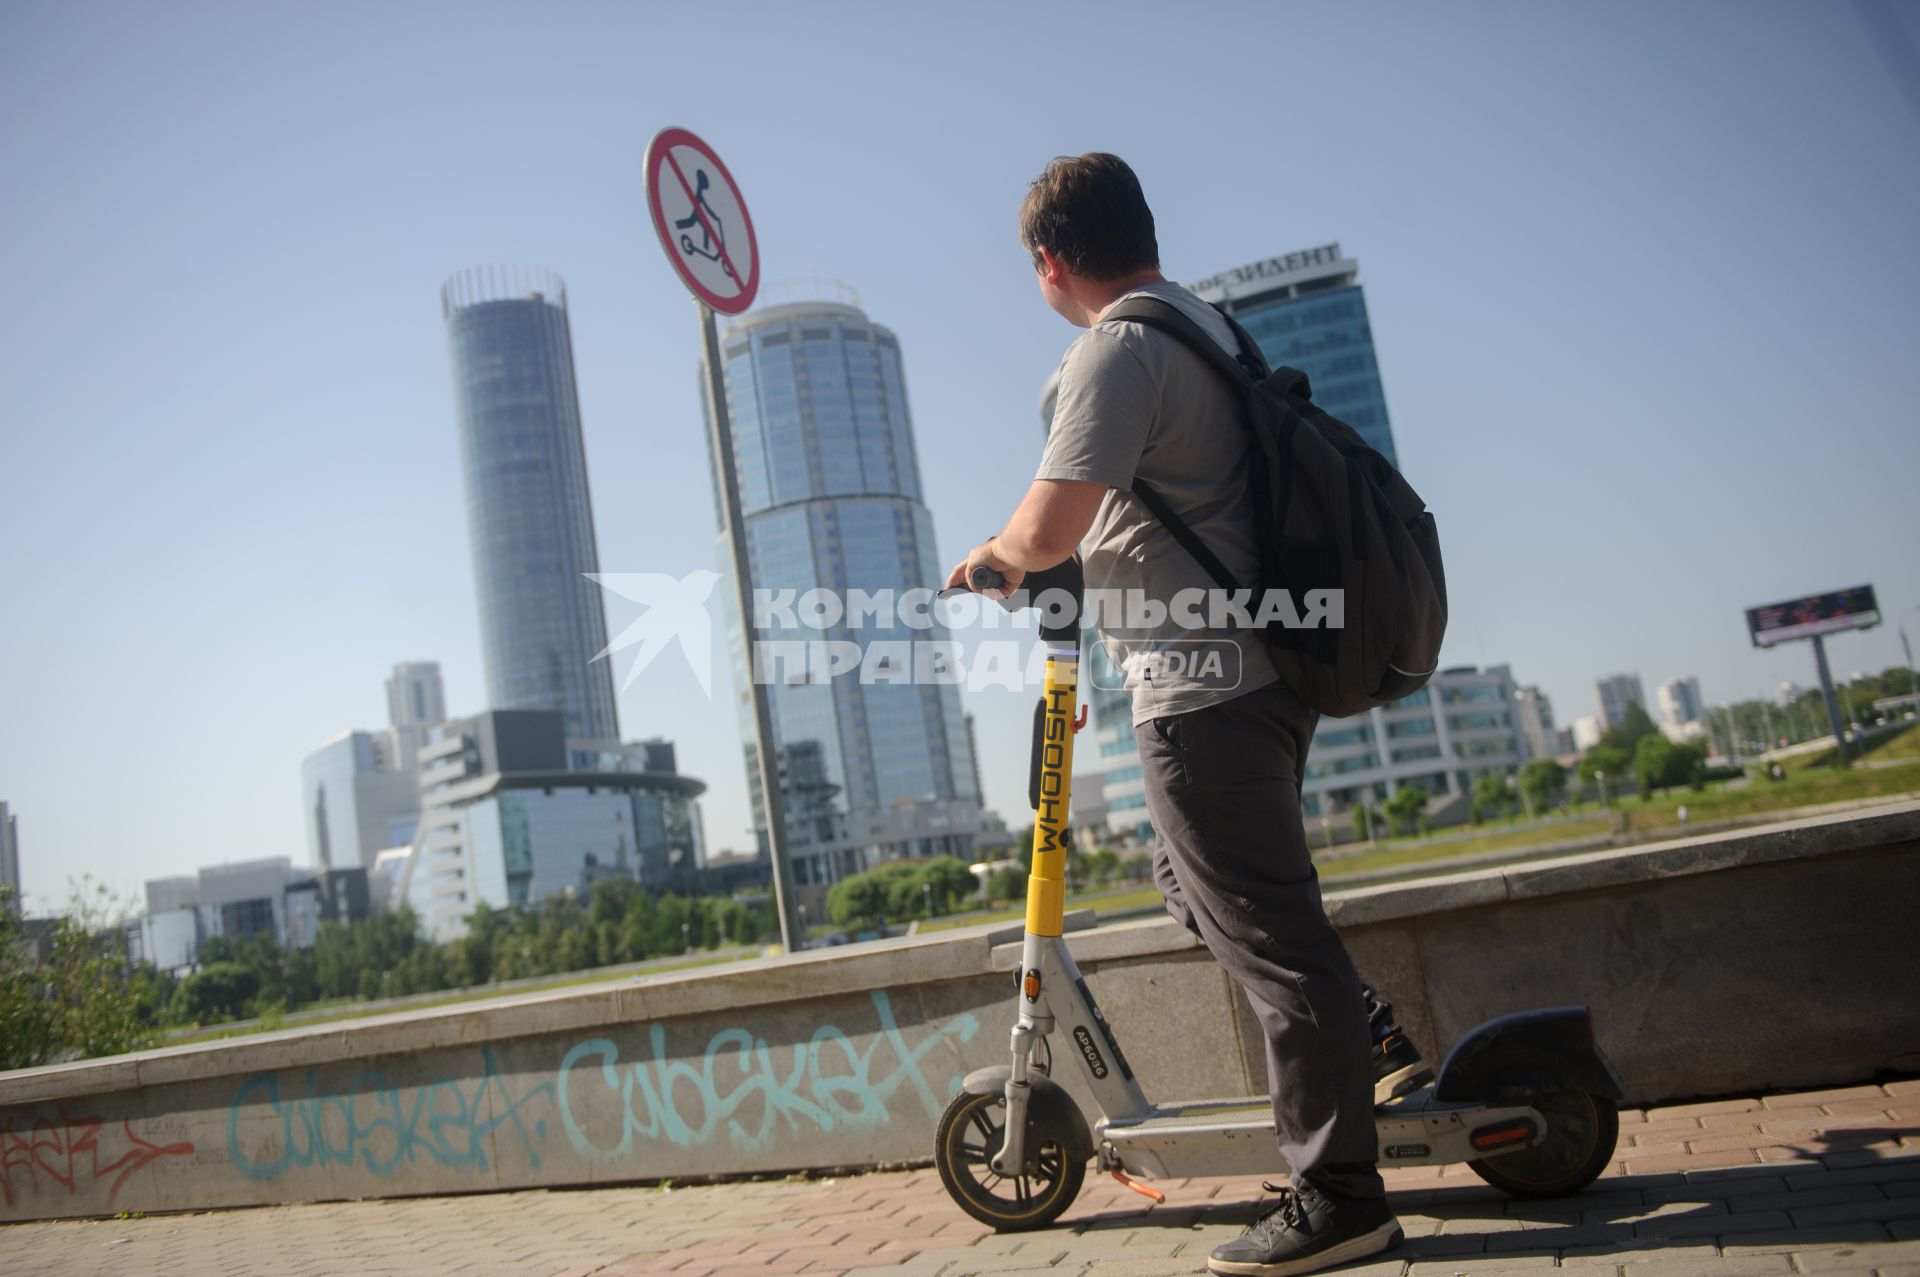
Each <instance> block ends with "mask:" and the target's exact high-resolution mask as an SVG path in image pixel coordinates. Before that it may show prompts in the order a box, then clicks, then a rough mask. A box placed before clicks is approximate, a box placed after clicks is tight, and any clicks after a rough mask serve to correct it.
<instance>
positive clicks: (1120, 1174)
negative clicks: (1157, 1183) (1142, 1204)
mask: <svg viewBox="0 0 1920 1277" xmlns="http://www.w3.org/2000/svg"><path fill="white" fill-rule="evenodd" d="M1112 1174H1113V1177H1114V1178H1115V1179H1117V1180H1119V1181H1120V1182H1121V1183H1122V1184H1125V1185H1126V1186H1127V1187H1128V1188H1131V1189H1132V1190H1133V1191H1134V1192H1136V1193H1138V1194H1140V1196H1142V1197H1148V1198H1152V1199H1153V1200H1154V1201H1156V1202H1164V1201H1166V1200H1167V1195H1166V1194H1165V1193H1163V1192H1161V1191H1160V1190H1159V1189H1157V1188H1155V1187H1154V1186H1153V1185H1151V1184H1142V1183H1141V1182H1140V1181H1139V1180H1137V1179H1134V1178H1132V1177H1131V1176H1129V1175H1128V1174H1127V1173H1126V1172H1125V1171H1123V1170H1121V1169H1120V1168H1119V1167H1118V1166H1116V1167H1114V1168H1113V1171H1112Z"/></svg>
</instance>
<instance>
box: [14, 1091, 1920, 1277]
mask: <svg viewBox="0 0 1920 1277" xmlns="http://www.w3.org/2000/svg"><path fill="white" fill-rule="evenodd" d="M1618 1157H1619V1159H1620V1160H1619V1161H1618V1162H1616V1164H1615V1165H1614V1166H1613V1168H1612V1170H1611V1171H1610V1172H1609V1173H1608V1174H1607V1175H1606V1176H1605V1177H1603V1178H1602V1179H1600V1180H1599V1181H1598V1182H1596V1183H1595V1184H1594V1185H1593V1186H1592V1187H1591V1188H1589V1189H1587V1191H1586V1192H1584V1193H1581V1194H1578V1195H1577V1196H1574V1197H1571V1198H1566V1199H1563V1200H1559V1201H1551V1202H1534V1203H1528V1202H1518V1201H1512V1200H1509V1199H1508V1198H1506V1197H1504V1196H1503V1195H1501V1194H1499V1193H1497V1192H1495V1191H1494V1190H1492V1189H1490V1188H1487V1187H1485V1186H1484V1185H1482V1184H1481V1183H1480V1181H1479V1180H1477V1179H1475V1178H1474V1177H1473V1174H1472V1172H1470V1171H1468V1170H1467V1169H1466V1168H1465V1167H1443V1168H1409V1169H1402V1170H1395V1171H1392V1172H1390V1173H1389V1174H1388V1188H1389V1190H1390V1191H1391V1193H1392V1198H1391V1200H1392V1203H1393V1206H1394V1208H1395V1210H1396V1211H1397V1212H1398V1214H1399V1216H1400V1221H1401V1224H1402V1226H1403V1227H1404V1228H1405V1230H1406V1234H1407V1242H1406V1244H1405V1245H1404V1246H1403V1247H1401V1248H1400V1249H1399V1250H1397V1251H1395V1252H1394V1253H1393V1254H1392V1255H1391V1257H1389V1258H1386V1259H1384V1260H1376V1261H1372V1262H1369V1263H1366V1264H1362V1265H1358V1266H1354V1267H1349V1268H1346V1269H1342V1270H1339V1271H1341V1272H1343V1273H1347V1274H1353V1275H1355V1277H1357V1275H1359V1274H1366V1275H1368V1277H1450V1275H1452V1274H1460V1275H1462V1277H1477V1275H1478V1274H1481V1273H1490V1274H1506V1273H1533V1272H1543V1271H1547V1270H1551V1269H1555V1268H1568V1269H1578V1270H1579V1271H1580V1272H1581V1273H1582V1274H1586V1275H1590V1277H1603V1275H1604V1274H1609V1273H1611V1274H1614V1275H1615V1277H1621V1275H1624V1277H1690V1275H1692V1274H1723V1275H1726V1277H1732V1275H1734V1274H1749V1273H1751V1274H1772V1273H1863V1274H1864V1273H1878V1274H1882V1275H1883V1277H1890V1275H1891V1274H1896V1273H1898V1274H1913V1275H1915V1277H1920V1080H1911V1081H1898V1082H1893V1083H1890V1084H1888V1085H1885V1086H1859V1087H1852V1088H1848V1089H1845V1090H1836V1091H1819V1092H1798V1093H1792V1094H1781V1095H1771V1096H1767V1097H1764V1098H1758V1099H1744V1100H1723V1101H1718V1102H1715V1103H1708V1104H1691V1105H1680V1106H1673V1107H1667V1108H1656V1109H1651V1110H1647V1111H1644V1112H1642V1111H1630V1112H1625V1113H1622V1114H1621V1127H1620V1147H1619V1153H1618ZM1160 1187H1162V1188H1164V1189H1165V1190H1166V1193H1167V1202H1166V1204H1165V1205H1164V1206H1154V1205H1153V1204H1152V1203H1150V1202H1148V1201H1147V1200H1146V1199H1145V1198H1143V1197H1140V1196H1138V1195H1136V1194H1134V1193H1132V1192H1131V1191H1129V1190H1127V1189H1125V1188H1123V1187H1121V1186H1120V1185H1118V1184H1116V1183H1115V1182H1114V1181H1112V1180H1110V1179H1106V1178H1103V1177H1097V1176H1091V1175H1090V1177H1089V1179H1088V1182H1087V1187H1086V1189H1085V1190H1084V1191H1083V1192H1082V1193H1081V1196H1080V1198H1079V1200H1078V1201H1077V1202H1076V1203H1075V1204H1074V1206H1073V1207H1072V1208H1071V1209H1070V1210H1069V1211H1068V1213H1067V1215H1066V1216H1065V1217H1064V1218H1063V1219H1062V1220H1061V1221H1060V1222H1059V1223H1058V1224H1056V1225H1055V1226H1054V1227H1053V1228H1051V1229H1047V1230H1044V1231H1041V1232H1035V1233H1017V1234H1011V1235H1007V1236H998V1235H996V1234H994V1233H992V1232H990V1231H988V1230H987V1229H985V1228H983V1227H981V1226H980V1225H978V1224H976V1223H974V1222H973V1221H972V1220H971V1219H969V1218H967V1217H966V1216H965V1215H963V1214H961V1212H960V1211H959V1209H958V1208H957V1207H955V1206H954V1205H953V1204H952V1203H951V1202H950V1201H948V1200H947V1197H946V1195H945V1193H944V1192H943V1191H942V1190H941V1187H940V1182H939V1178H938V1176H936V1175H935V1174H934V1173H933V1172H932V1171H931V1170H919V1171H907V1172H894V1173H881V1174H873V1175H861V1176H854V1177H850V1178H845V1179H839V1180H787V1181H772V1182H757V1183H739V1184H721V1185H711V1186H706V1187H697V1188H677V1189H660V1188H608V1189H594V1190H581V1191H571V1192H524V1193H504V1194H488V1195H478V1196H470V1197H440V1198H406V1199H391V1200H385V1201H374V1202H349V1203H338V1204H329V1205H317V1206H284V1207H273V1208H268V1209H259V1210H235V1211H218V1212H212V1213H207V1214H199V1215H173V1216H162V1217H156V1218H151V1219H139V1220H99V1221H64V1222H56V1223H33V1224H14V1225H8V1226H4V1227H0V1273H5V1274H8V1275H9V1277H28V1275H29V1274H60V1275H61V1277H77V1275H86V1274H94V1273H99V1274H159V1275H168V1274H192V1275H194V1277H199V1275H200V1274H262V1275H271V1277H279V1275H282V1274H284V1275H286V1277H320V1275H325V1274H362V1273H365V1274H374V1273H394V1274H400V1273H405V1274H439V1273H447V1274H473V1275H476V1277H480V1275H485V1277H491V1275H494V1274H499V1275H501V1277H507V1275H511V1277H641V1275H643V1274H644V1275H645V1277H988V1275H989V1274H990V1275H991V1277H1042V1275H1044V1277H1171V1275H1173V1274H1187V1273H1197V1272H1201V1271H1202V1270H1204V1268H1205V1266H1206V1257H1207V1252H1208V1251H1209V1250H1211V1249H1212V1248H1213V1247H1214V1246H1215V1245H1217V1244H1218V1243H1220V1242H1221V1241H1223V1240H1226V1239H1228V1238H1231V1237H1234V1236H1237V1235H1238V1234H1239V1232H1240V1230H1241V1229H1242V1228H1244V1227H1245V1226H1246V1225H1247V1223H1249V1222H1250V1221H1251V1220H1252V1219H1253V1218H1254V1217H1255V1216H1256V1215H1257V1214H1258V1213H1259V1212H1260V1210H1261V1200H1262V1198H1263V1197H1264V1196H1265V1194H1264V1193H1263V1192H1262V1189H1261V1187H1260V1183H1259V1181H1258V1180H1246V1179H1205V1180H1186V1181H1175V1182H1172V1183H1167V1184H1163V1185H1161V1186H1160Z"/></svg>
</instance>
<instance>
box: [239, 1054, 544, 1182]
mask: <svg viewBox="0 0 1920 1277" xmlns="http://www.w3.org/2000/svg"><path fill="white" fill-rule="evenodd" d="M480 1059H481V1065H482V1068H481V1074H480V1077H479V1079H478V1080H477V1081H476V1082H475V1083H474V1085H473V1087H472V1090H471V1091H467V1090H464V1089H462V1086H461V1084H460V1083H459V1082H458V1081H455V1080H454V1079H452V1078H442V1079H440V1080H439V1081H435V1082H430V1083H428V1084H427V1085H425V1086H421V1087H418V1088H415V1089H414V1090H413V1092H412V1096H411V1098H410V1099H409V1098H407V1097H405V1096H404V1095H403V1093H402V1091H401V1089H400V1088H399V1087H397V1086H394V1085H393V1084H391V1083H390V1082H388V1081H387V1078H386V1076H385V1075H384V1074H381V1073H376V1072H372V1071H368V1072H364V1073H361V1074H360V1075H359V1076H358V1077H356V1078H354V1080H353V1084H352V1085H351V1086H349V1087H348V1088H347V1089H346V1090H345V1091H336V1092H323V1091H321V1090H320V1088H319V1085H318V1083H317V1082H316V1081H315V1079H314V1074H313V1070H311V1069H309V1070H307V1075H306V1093H305V1094H304V1095H294V1096H284V1097H283V1096H282V1095H281V1093H280V1078H279V1075H277V1074H274V1073H259V1074H255V1075H254V1076H253V1077H251V1078H248V1079H247V1080H246V1082H244V1083H242V1084H241V1087H240V1089H239V1091H238V1092H236V1093H235V1095H234V1097H233V1102H232V1103H231V1104H230V1105H229V1106H228V1107H227V1155H228V1157H230V1158H231V1159H232V1161H233V1165H234V1166H235V1168H236V1169H238V1170H239V1172H240V1173H241V1174H242V1175H245V1176H246V1177H247V1178H248V1179H260V1180H267V1179H276V1178H278V1177H279V1176H281V1175H284V1174H286V1173H287V1172H288V1171H290V1170H293V1169H296V1168H304V1167H309V1166H320V1167H327V1166H342V1167H352V1166H355V1165H356V1164H357V1165H359V1166H362V1167H364V1168H366V1169H367V1170H369V1171H371V1172H373V1173H374V1174H375V1175H378V1176H381V1177H382V1178H384V1177H386V1176H388V1175H391V1174H393V1173H394V1171H396V1170H398V1169H399V1168H400V1167H402V1166H406V1165H412V1164H413V1163H415V1162H417V1161H420V1160H423V1159H424V1160H428V1161H431V1162H433V1163H435V1164H437V1165H440V1166H444V1167H447V1168H448V1169H451V1170H471V1171H484V1170H486V1169H487V1168H488V1166H489V1165H490V1163H489V1161H488V1157H487V1149H488V1145H489V1143H490V1140H491V1137H492V1135H493V1133H494V1132H495V1131H496V1130H498V1129H500V1128H501V1127H503V1126H505V1127H510V1128H511V1130H512V1131H513V1133H514V1134H516V1135H518V1136H519V1138H520V1147H521V1149H522V1150H523V1151H524V1152H525V1154H526V1157H527V1164H528V1165H529V1166H530V1167H531V1168H532V1169H533V1170H536V1171H537V1170H539V1169H540V1154H539V1151H538V1150H537V1149H536V1148H535V1141H537V1140H544V1139H545V1138H546V1135H547V1123H546V1119H545V1118H540V1119H538V1120H536V1121H535V1122H534V1123H533V1126H532V1129H531V1132H529V1129H528V1126H527V1123H526V1122H525V1121H524V1120H523V1119H522V1116H521V1110H523V1109H524V1108H526V1106H527V1105H528V1104H529V1103H531V1102H532V1101H533V1100H534V1099H535V1098H536V1097H539V1096H543V1095H544V1096H545V1097H546V1098H547V1099H548V1100H549V1101H551V1100H552V1098H553V1083H551V1082H542V1083H540V1084H539V1085H538V1086H535V1087H533V1088H532V1089H531V1090H529V1091H527V1092H525V1093H524V1094H522V1095H520V1096H519V1097H518V1098H515V1097H513V1096H512V1095H510V1094H509V1093H508V1091H507V1086H506V1083H505V1082H504V1081H503V1080H502V1079H501V1077H500V1072H499V1070H498V1069H497V1068H496V1067H495V1066H494V1061H493V1051H492V1049H491V1048H488V1047H482V1048H481V1049H480ZM489 1102H491V1104H492V1106H493V1116H491V1117H487V1116H485V1114H486V1113H487V1111H488V1105H489ZM250 1104H262V1105H265V1106H266V1108H267V1111H268V1114H269V1117H268V1120H267V1122H266V1128H267V1129H266V1131H265V1132H264V1133H263V1132H261V1131H260V1129H259V1127H258V1126H257V1125H254V1124H252V1121H251V1120H250V1124H249V1127H248V1134H249V1136H250V1137H251V1142H252V1144H253V1148H252V1149H251V1151H250V1150H249V1149H248V1148H246V1147H243V1146H242V1143H241V1129H240V1127H241V1118H242V1110H243V1109H244V1108H246V1107H247V1106H248V1105H250ZM254 1120H257V1119H254Z"/></svg>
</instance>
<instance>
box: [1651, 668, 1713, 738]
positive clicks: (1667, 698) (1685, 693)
mask: <svg viewBox="0 0 1920 1277" xmlns="http://www.w3.org/2000/svg"><path fill="white" fill-rule="evenodd" d="M1653 698H1654V703H1655V704H1656V705H1658V706H1659V707H1660V723H1661V725H1662V726H1664V727H1668V728H1672V729H1674V730H1676V731H1677V730H1679V729H1681V728H1684V727H1685V726H1686V725H1687V724H1688V723H1697V722H1699V721H1700V720H1701V719H1703V718H1705V717H1706V714H1707V702H1706V699H1705V698H1704V697H1702V696H1701V695H1700V680H1699V679H1697V678H1676V679H1674V680H1673V681H1672V682H1668V683H1662V684H1660V686H1659V687H1657V688H1655V689H1654V692H1653Z"/></svg>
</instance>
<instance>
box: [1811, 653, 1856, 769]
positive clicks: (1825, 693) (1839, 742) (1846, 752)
mask: <svg viewBox="0 0 1920 1277" xmlns="http://www.w3.org/2000/svg"><path fill="white" fill-rule="evenodd" d="M1813 663H1814V665H1815V666H1816V667H1817V668H1818V669H1819V671H1820V695H1821V696H1822V697H1823V698H1824V699H1825V700H1826V702H1827V723H1828V724H1829V725H1830V726H1831V727H1832V728H1833V747H1834V749H1835V751H1836V752H1837V753H1838V754H1839V756H1840V765H1841V766H1842V767H1845V766H1847V765H1848V764H1849V763H1851V762H1852V761H1853V751H1852V750H1850V749H1848V748H1847V727H1846V724H1845V723H1843V722H1841V721H1840V702H1839V698H1838V697H1836V696H1835V695H1834V694H1833V671H1832V670H1831V669H1829V668H1828V667H1827V644H1826V641H1825V638H1824V636H1822V635H1819V634H1816V635H1814V636H1813Z"/></svg>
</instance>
